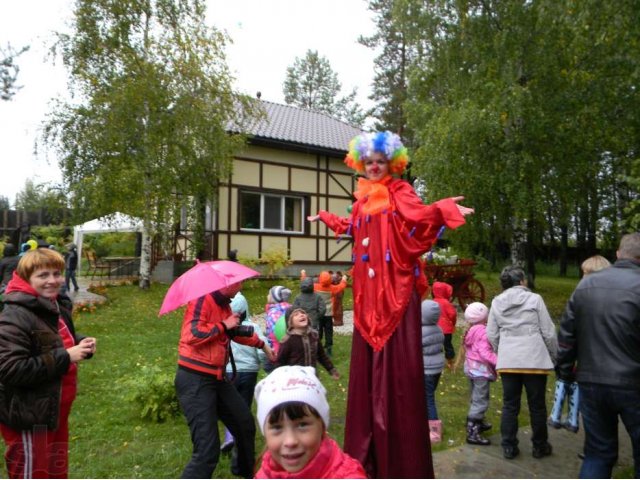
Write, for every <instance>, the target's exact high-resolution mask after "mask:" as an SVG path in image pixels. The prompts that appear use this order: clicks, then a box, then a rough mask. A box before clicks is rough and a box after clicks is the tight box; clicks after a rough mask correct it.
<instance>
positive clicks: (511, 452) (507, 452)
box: [502, 445, 520, 460]
mask: <svg viewBox="0 0 640 480" xmlns="http://www.w3.org/2000/svg"><path fill="white" fill-rule="evenodd" d="M502 453H503V455H504V458H506V459H507V460H513V459H514V458H516V457H517V456H518V455H520V449H519V448H518V446H517V445H514V446H513V447H502Z"/></svg>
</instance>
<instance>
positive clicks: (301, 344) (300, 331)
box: [277, 306, 340, 380]
mask: <svg viewBox="0 0 640 480" xmlns="http://www.w3.org/2000/svg"><path fill="white" fill-rule="evenodd" d="M284 318H285V321H286V322H287V335H285V337H284V338H283V339H282V343H280V350H279V351H278V359H277V364H278V366H283V365H301V366H304V367H313V368H315V367H316V363H317V362H320V364H321V365H322V366H323V367H324V368H326V369H327V371H328V372H329V373H330V374H331V376H332V377H333V379H334V380H337V379H338V378H340V375H339V374H338V370H336V368H335V367H334V366H333V363H332V362H331V359H330V358H329V356H328V355H327V353H326V352H325V351H324V348H322V343H320V340H319V338H318V332H316V331H315V330H314V329H313V328H311V325H310V324H309V315H307V312H305V311H304V310H303V309H302V308H298V307H295V306H294V307H290V308H288V309H287V312H286V313H285V314H284Z"/></svg>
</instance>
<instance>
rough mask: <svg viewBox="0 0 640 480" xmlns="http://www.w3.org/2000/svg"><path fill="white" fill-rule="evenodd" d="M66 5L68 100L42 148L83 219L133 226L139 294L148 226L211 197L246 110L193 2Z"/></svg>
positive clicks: (221, 38) (63, 43)
mask: <svg viewBox="0 0 640 480" xmlns="http://www.w3.org/2000/svg"><path fill="white" fill-rule="evenodd" d="M75 5H76V6H75V11H74V22H73V32H72V34H70V35H68V34H62V33H60V34H59V35H58V39H59V41H58V42H57V44H56V47H55V51H56V52H57V53H59V54H60V55H61V57H62V60H63V62H64V65H65V66H66V67H67V69H68V72H69V89H70V91H71V92H72V94H73V95H74V101H73V102H68V103H61V102H60V103H58V104H57V105H56V107H55V109H54V110H53V112H52V113H51V115H50V118H49V120H48V123H47V126H46V130H45V137H44V140H45V142H46V143H47V144H48V145H51V146H54V147H55V148H56V149H57V151H58V157H59V158H60V166H61V168H62V172H63V178H64V181H65V183H66V184H67V185H68V188H69V191H70V192H71V201H72V203H73V206H74V207H75V210H76V211H77V212H79V213H80V215H81V216H82V217H83V218H84V219H86V218H94V217H97V216H102V215H108V214H111V213H113V212H116V211H120V212H126V213H127V214H129V215H133V216H137V217H140V218H142V219H143V224H144V229H145V235H144V236H143V245H142V260H141V265H140V274H141V280H140V286H141V287H143V288H146V287H147V286H148V284H149V277H150V254H151V236H152V235H153V234H154V233H155V231H156V229H155V225H171V224H173V223H174V221H175V219H176V218H179V217H178V211H179V209H180V208H181V207H183V206H186V207H191V208H192V209H193V208H198V207H197V205H199V204H200V203H201V199H203V198H215V192H216V188H217V185H218V182H219V181H220V180H221V179H224V178H227V177H228V175H229V173H230V169H231V161H232V156H233V154H234V152H236V151H237V150H238V149H239V148H240V147H241V146H242V145H243V144H244V138H243V137H242V136H240V135H228V134H227V127H228V126H229V125H231V124H232V123H233V124H235V125H242V124H243V121H244V118H245V117H246V116H252V115H254V114H255V113H256V111H255V107H254V104H253V101H252V100H250V99H249V98H248V97H245V96H241V95H239V94H236V93H235V92H234V91H233V89H232V86H231V76H230V74H229V71H228V67H227V65H226V59H225V54H224V47H225V45H226V42H227V38H226V36H225V35H224V34H222V33H221V32H219V31H217V30H215V29H213V28H211V27H209V26H207V25H206V24H205V4H204V2H203V1H201V0H129V1H124V0H78V1H77V2H76V4H75ZM239 130H241V128H240V129H239ZM193 199H197V200H198V201H193ZM198 218H200V217H198ZM167 230H169V229H167ZM196 242H199V243H200V244H202V243H203V242H204V239H203V238H202V237H201V238H198V239H196Z"/></svg>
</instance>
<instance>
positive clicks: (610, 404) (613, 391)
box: [580, 382, 640, 478]
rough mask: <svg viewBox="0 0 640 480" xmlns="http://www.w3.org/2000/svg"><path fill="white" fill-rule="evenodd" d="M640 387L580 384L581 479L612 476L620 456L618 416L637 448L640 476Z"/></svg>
mask: <svg viewBox="0 0 640 480" xmlns="http://www.w3.org/2000/svg"><path fill="white" fill-rule="evenodd" d="M639 406H640V390H631V389H625V388H619V387H614V386H611V385H603V384H598V383H582V382H581V383H580V413H581V414H582V423H583V425H584V434H585V438H584V460H583V462H582V468H581V469H580V478H611V472H612V470H613V466H614V465H615V463H616V460H617V459H618V416H620V418H621V419H622V423H624V426H625V428H626V429H627V432H628V433H629V436H630V437H631V445H632V447H633V463H634V468H635V478H640V407H639Z"/></svg>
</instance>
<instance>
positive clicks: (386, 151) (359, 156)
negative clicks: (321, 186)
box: [344, 131, 409, 175]
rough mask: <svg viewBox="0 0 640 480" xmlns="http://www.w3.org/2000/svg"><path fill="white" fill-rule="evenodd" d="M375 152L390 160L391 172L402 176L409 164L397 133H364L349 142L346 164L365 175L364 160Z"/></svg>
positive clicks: (407, 156)
mask: <svg viewBox="0 0 640 480" xmlns="http://www.w3.org/2000/svg"><path fill="white" fill-rule="evenodd" d="M374 152H380V153H382V154H383V155H384V156H385V157H386V158H387V160H389V171H390V172H391V173H395V174H397V175H402V173H403V172H404V169H405V168H406V166H407V163H408V162H409V155H408V154H407V149H406V148H405V146H404V145H402V140H400V137H399V136H398V135H396V134H395V133H391V132H389V131H387V132H375V133H363V134H362V135H358V136H357V137H354V138H353V139H352V140H351V141H350V142H349V153H347V156H346V158H345V159H344V163H346V164H347V166H348V167H350V168H353V169H354V170H355V171H356V172H358V173H364V159H365V158H368V157H370V156H371V155H372V154H373V153H374Z"/></svg>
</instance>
